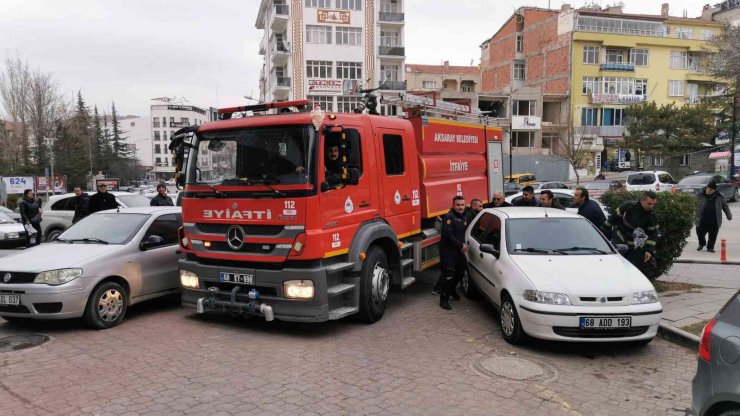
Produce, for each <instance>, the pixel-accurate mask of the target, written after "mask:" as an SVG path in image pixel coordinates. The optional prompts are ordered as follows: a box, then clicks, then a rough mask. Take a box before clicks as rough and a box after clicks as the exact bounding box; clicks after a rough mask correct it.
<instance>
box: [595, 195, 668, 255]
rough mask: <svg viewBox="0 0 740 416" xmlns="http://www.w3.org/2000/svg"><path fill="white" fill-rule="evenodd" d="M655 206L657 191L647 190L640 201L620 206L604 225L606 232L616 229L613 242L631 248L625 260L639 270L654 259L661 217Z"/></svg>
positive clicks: (628, 202)
mask: <svg viewBox="0 0 740 416" xmlns="http://www.w3.org/2000/svg"><path fill="white" fill-rule="evenodd" d="M656 203H657V196H656V195H655V192H653V191H645V192H644V193H643V194H642V197H641V198H640V200H639V201H637V202H635V201H627V202H625V203H624V204H622V205H620V206H619V208H617V210H616V211H615V212H614V214H613V215H611V216H610V217H609V220H608V221H606V222H605V223H604V227H605V228H606V229H607V230H611V228H612V227H616V233H615V235H614V240H615V241H616V242H617V243H618V244H626V245H627V246H628V247H629V249H628V250H627V252H626V253H625V254H624V257H625V258H626V259H627V260H629V261H630V263H632V264H633V265H634V266H635V267H637V268H638V269H640V270H643V268H644V266H645V265H646V263H648V262H649V261H650V260H651V259H652V258H653V257H654V256H655V246H656V243H657V238H658V217H657V216H656V215H655V211H653V208H654V207H655V204H656Z"/></svg>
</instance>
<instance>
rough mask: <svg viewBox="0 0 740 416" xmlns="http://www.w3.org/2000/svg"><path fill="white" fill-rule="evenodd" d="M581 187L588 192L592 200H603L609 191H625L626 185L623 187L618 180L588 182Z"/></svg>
mask: <svg viewBox="0 0 740 416" xmlns="http://www.w3.org/2000/svg"><path fill="white" fill-rule="evenodd" d="M580 186H582V187H584V188H586V189H587V190H588V195H589V197H590V198H592V199H599V198H601V196H602V195H604V194H605V193H607V191H619V190H622V189H624V185H622V182H620V181H618V180H612V181H593V182H586V183H583V184H581V185H580Z"/></svg>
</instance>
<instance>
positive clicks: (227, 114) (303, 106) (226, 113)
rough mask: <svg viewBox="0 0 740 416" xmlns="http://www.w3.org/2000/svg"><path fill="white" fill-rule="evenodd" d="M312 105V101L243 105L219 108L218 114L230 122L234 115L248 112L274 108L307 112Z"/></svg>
mask: <svg viewBox="0 0 740 416" xmlns="http://www.w3.org/2000/svg"><path fill="white" fill-rule="evenodd" d="M310 103H311V101H310V100H295V101H280V102H274V103H260V104H254V105H242V106H239V107H226V108H219V109H218V114H219V115H220V117H219V118H220V119H221V120H228V119H230V118H231V115H232V114H234V113H243V112H246V111H252V112H262V111H267V110H270V109H273V108H289V107H297V108H298V109H299V110H307V109H308V107H309V104H310Z"/></svg>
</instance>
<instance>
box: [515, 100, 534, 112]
mask: <svg viewBox="0 0 740 416" xmlns="http://www.w3.org/2000/svg"><path fill="white" fill-rule="evenodd" d="M511 115H513V116H536V115H537V101H534V100H532V101H522V100H515V101H514V105H513V107H512V108H511Z"/></svg>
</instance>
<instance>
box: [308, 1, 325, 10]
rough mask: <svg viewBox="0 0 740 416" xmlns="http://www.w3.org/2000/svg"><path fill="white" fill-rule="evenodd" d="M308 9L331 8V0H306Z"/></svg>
mask: <svg viewBox="0 0 740 416" xmlns="http://www.w3.org/2000/svg"><path fill="white" fill-rule="evenodd" d="M306 7H321V8H324V9H326V8H329V7H331V0H306Z"/></svg>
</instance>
